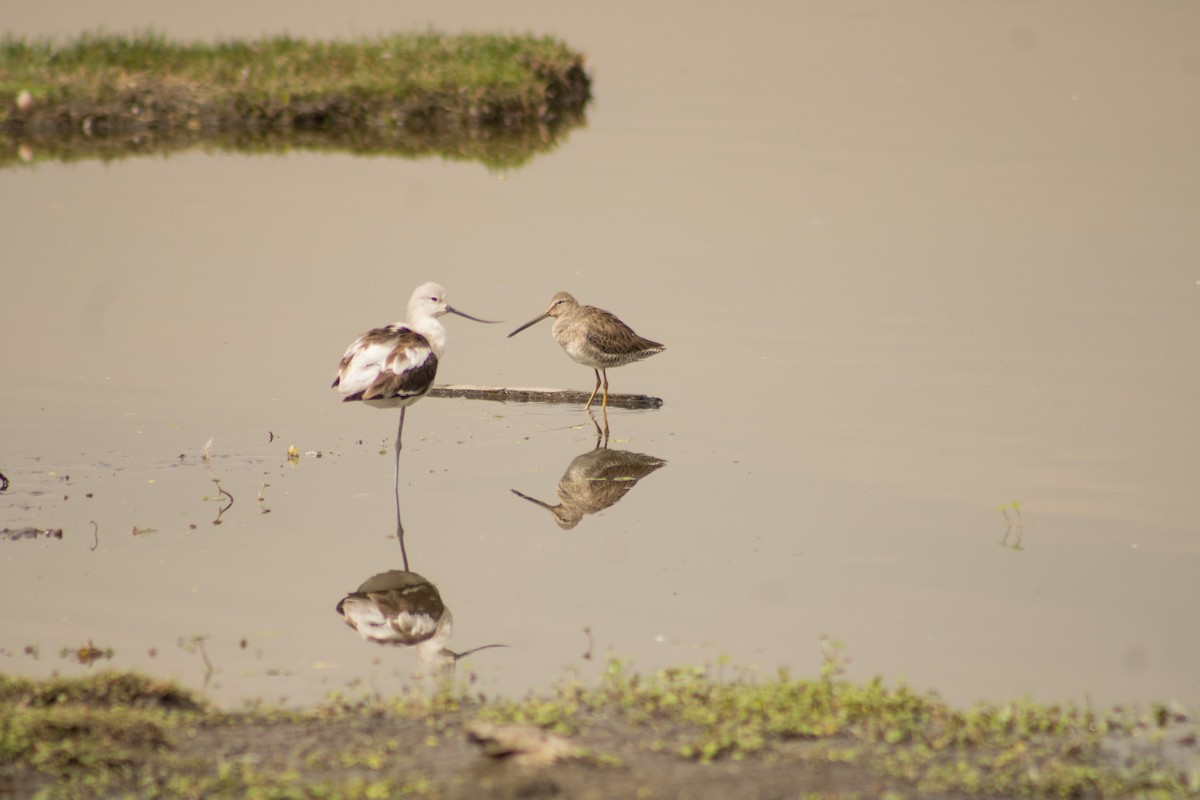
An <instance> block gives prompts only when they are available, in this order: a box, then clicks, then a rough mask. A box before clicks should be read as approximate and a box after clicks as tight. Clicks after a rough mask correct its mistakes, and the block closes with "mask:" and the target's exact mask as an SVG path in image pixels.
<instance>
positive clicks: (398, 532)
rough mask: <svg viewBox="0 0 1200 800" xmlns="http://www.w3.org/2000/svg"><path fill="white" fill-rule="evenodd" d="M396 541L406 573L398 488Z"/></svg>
mask: <svg viewBox="0 0 1200 800" xmlns="http://www.w3.org/2000/svg"><path fill="white" fill-rule="evenodd" d="M396 539H397V541H399V542H400V557H401V558H402V559H404V571H405V572H408V550H407V549H405V547H404V523H403V522H401V521H400V487H399V486H397V487H396Z"/></svg>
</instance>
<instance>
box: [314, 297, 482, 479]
mask: <svg viewBox="0 0 1200 800" xmlns="http://www.w3.org/2000/svg"><path fill="white" fill-rule="evenodd" d="M443 314H457V315H458V316H460V317H466V318H467V319H470V320H474V321H475V322H487V323H489V324H494V321H493V320H486V319H479V318H478V317H472V316H471V315H470V314H464V313H463V312H461V311H459V310H457V309H454V308H451V307H450V305H449V304H448V303H447V302H446V290H445V289H443V288H442V287H441V286H438V285H437V284H436V283H425V284H422V285H421V286H418V287H417V290H416V291H415V292H413V294H412V298H411V299H410V300H409V301H408V321H407V322H395V323H392V324H391V325H388V326H387V327H384V328H372V329H371V330H369V331H367V332H366V333H364V334H363V335H362V336H359V337H358V338H357V339H355V340H354V344H352V345H350V346H349V347H348V348H346V354H345V355H344V356H342V363H341V365H340V366H339V367H338V371H337V377H335V378H334V379H333V388H334V389H337V390H338V391H339V392H341V393H342V394H343V395H344V397H342V400H343V402H347V403H348V402H350V401H355V400H356V401H361V402H362V403H365V404H366V405H369V406H374V407H376V408H396V407H399V408H400V425H399V427H397V428H396V489H397V491H399V488H400V446H401V445H400V437H401V434H403V432H404V409H405V408H407V407H408V406H410V405H412V404H413V403H415V402H417V401H418V400H420V399H421V398H422V397H424V396H425V393H426V392H428V391H429V387H430V386H432V385H433V379H434V377H435V376H436V375H437V367H438V361H439V360H440V359H441V357H442V353H443V352H444V351H445V349H446V329H445V328H444V327H442V323H441V322H440V321H439V320H438V317H440V316H442V315H443Z"/></svg>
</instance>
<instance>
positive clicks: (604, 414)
mask: <svg viewBox="0 0 1200 800" xmlns="http://www.w3.org/2000/svg"><path fill="white" fill-rule="evenodd" d="M600 412H601V414H600V415H601V416H602V417H604V446H605V447H608V406H603V405H602V406H600Z"/></svg>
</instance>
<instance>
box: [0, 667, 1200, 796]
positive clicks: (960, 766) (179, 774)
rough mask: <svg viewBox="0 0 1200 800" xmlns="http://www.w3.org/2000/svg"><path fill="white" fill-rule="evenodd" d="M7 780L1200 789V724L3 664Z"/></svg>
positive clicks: (466, 792)
mask: <svg viewBox="0 0 1200 800" xmlns="http://www.w3.org/2000/svg"><path fill="white" fill-rule="evenodd" d="M0 712H2V713H0V795H3V796H11V797H28V796H33V795H35V794H39V793H42V792H45V793H46V794H48V795H49V796H71V797H96V796H115V795H122V796H125V795H129V796H141V797H151V796H152V797H205V796H215V795H221V796H226V795H236V796H247V795H251V794H253V795H255V796H288V797H327V796H339V797H385V796H396V795H398V794H416V795H418V796H423V797H437V798H509V797H552V796H560V797H586V798H629V797H649V798H654V797H688V798H714V799H715V798H728V797H739V798H759V797H762V798H766V797H784V796H787V797H793V796H802V795H806V794H816V795H819V796H823V797H864V796H865V797H928V798H941V797H986V798H990V797H1008V796H1012V795H1014V794H1022V795H1025V796H1064V797H1065V796H1069V797H1125V796H1130V797H1132V796H1139V797H1141V796H1147V795H1153V796H1171V797H1200V772H1198V771H1197V768H1196V765H1197V760H1196V758H1197V744H1196V727H1195V723H1194V722H1192V721H1190V720H1188V719H1187V718H1186V717H1185V716H1184V715H1182V714H1180V713H1178V712H1174V711H1170V710H1168V709H1155V710H1152V712H1151V713H1150V714H1148V715H1144V716H1140V717H1139V716H1138V715H1132V714H1122V713H1117V712H1112V713H1105V714H1097V713H1093V712H1092V711H1084V710H1078V709H1067V708H1062V707H1058V706H1035V705H1033V704H1030V703H1012V704H1006V705H1002V706H989V707H984V706H980V707H978V708H975V709H972V710H971V711H969V712H958V711H954V710H952V709H949V708H947V707H946V706H944V705H943V704H941V703H940V702H938V701H937V700H936V699H935V698H931V697H926V696H921V695H917V694H914V693H912V692H910V691H909V690H907V689H904V688H903V687H900V688H896V689H888V688H885V687H883V686H882V685H881V684H879V683H877V682H872V683H869V684H850V683H846V682H843V681H841V680H839V679H837V678H836V677H835V676H834V675H833V674H831V673H830V672H828V671H827V672H826V673H825V674H823V675H822V677H821V678H820V679H819V680H814V681H798V680H791V679H788V678H787V677H786V676H782V675H781V676H780V677H779V678H778V679H776V680H772V681H765V682H762V683H753V684H751V683H733V684H727V683H722V682H721V681H719V680H715V679H713V678H712V677H711V676H710V675H708V674H706V671H705V670H703V669H699V668H688V669H680V670H675V671H669V672H665V673H659V674H657V675H655V676H651V677H646V678H643V677H640V676H637V675H634V674H631V673H629V672H627V671H626V670H625V669H624V668H622V667H621V666H620V665H619V664H617V663H615V662H614V664H612V665H611V666H610V669H609V670H608V674H607V677H606V679H605V681H604V682H603V683H602V685H601V686H599V687H597V688H595V689H584V688H582V687H579V686H563V687H559V688H558V689H556V690H555V691H553V692H551V693H547V694H546V695H544V696H539V697H535V698H528V699H526V700H523V701H520V702H507V701H495V700H485V699H483V698H480V697H469V696H467V695H465V694H460V693H457V692H450V691H445V690H443V691H440V692H437V693H434V694H432V695H431V694H427V693H426V694H422V695H420V696H418V695H417V694H413V695H409V696H407V697H404V698H389V699H384V698H379V697H371V698H366V699H357V700H351V699H348V698H345V697H335V698H332V699H331V700H330V702H328V703H327V704H325V705H323V706H321V707H320V708H317V709H312V710H305V711H288V710H282V709H274V708H267V707H259V708H253V709H250V710H245V711H236V712H229V711H220V710H216V709H212V708H210V707H208V706H207V705H206V704H205V703H203V702H202V701H201V700H200V699H198V698H197V697H196V696H195V695H194V694H192V693H191V692H189V691H187V690H184V689H181V688H180V687H178V686H176V685H174V684H172V683H169V682H162V681H155V680H153V679H150V678H145V677H142V676H138V675H131V674H128V673H100V674H98V675H96V676H95V677H93V678H88V679H83V680H60V679H50V680H47V681H42V682H30V681H24V680H20V679H13V678H6V677H4V676H0Z"/></svg>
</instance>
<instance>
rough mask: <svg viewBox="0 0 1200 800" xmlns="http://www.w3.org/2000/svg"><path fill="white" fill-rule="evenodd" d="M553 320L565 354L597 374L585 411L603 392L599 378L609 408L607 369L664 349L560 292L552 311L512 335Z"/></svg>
mask: <svg viewBox="0 0 1200 800" xmlns="http://www.w3.org/2000/svg"><path fill="white" fill-rule="evenodd" d="M546 317H554V327H553V328H552V329H551V332H552V333H553V334H554V341H556V342H558V344H559V346H560V347H562V349H563V350H565V351H566V353H567V355H568V356H570V357H571V359H572V360H574V361H575V362H577V363H579V364H583V365H584V366H585V367H591V368H592V369H593V370H594V371H595V373H596V388H594V389H592V394H591V396H589V397H588V400H587V403H585V404H584V406H583V407H584V408H585V409H587V408H590V407H591V405H592V401H593V400H595V399H596V392H598V391H600V376H601V374H603V376H604V399H603V401H602V402H601V404H600V405H601V408H604V409H607V408H608V369H609V368H611V367H622V366H624V365H626V364H632V363H633V362H634V361H641V360H642V359H643V358H649V357H650V356H652V355H654V354H655V353H661V352H662V351H663V350H665V349H666V348H665V346H663V345H661V344H659V343H658V342H652V341H650V340H649V339H646V338H643V337H641V336H638V335H637V334H636V333H634V332H633V330H632V329H631V328H630V327H629V326H628V325H626V324H625V323H624V322H621V320H619V319H617V318H616V316H614V315H613V314H611V313H609V312H608V311H605V310H604V309H602V308H596V307H595V306H581V305H579V302H578V301H577V300H576V299H575V298H574V297H572V296H571V295H569V294H567V293H566V292H559V293H558V294H556V295H554V297H553V298H552V299H551V300H550V308H548V309H546V313H545V314H542V315H541V316H540V317H537V318H535V319H531V320H529V322H526V323H525V324H524V325H522V326H521V327H519V328H517V329H516V330H515V331H513V332H512V333H510V334H509V338H511V337H513V336H516V335H517V334H518V333H520V332H521V331H523V330H525V329H526V328H528V327H529V326H531V325H536V324H537V323H539V322H541V321H542V320H544V319H545V318H546Z"/></svg>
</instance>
